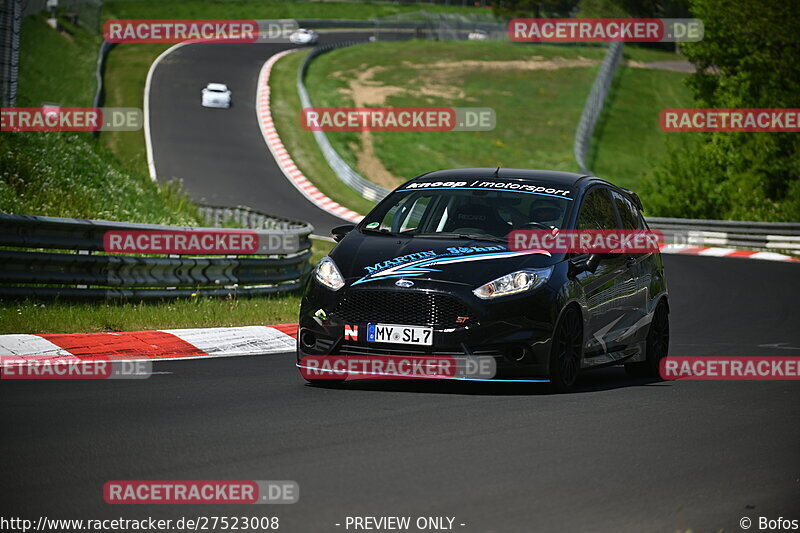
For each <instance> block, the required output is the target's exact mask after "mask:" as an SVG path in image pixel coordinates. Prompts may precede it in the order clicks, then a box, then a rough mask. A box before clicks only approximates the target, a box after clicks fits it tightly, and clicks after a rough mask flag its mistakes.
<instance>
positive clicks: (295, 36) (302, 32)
mask: <svg viewBox="0 0 800 533" xmlns="http://www.w3.org/2000/svg"><path fill="white" fill-rule="evenodd" d="M318 40H319V34H318V33H317V32H315V31H314V30H307V29H305V28H299V29H297V30H295V31H294V32H292V34H291V35H289V42H291V43H293V44H316V43H317V41H318Z"/></svg>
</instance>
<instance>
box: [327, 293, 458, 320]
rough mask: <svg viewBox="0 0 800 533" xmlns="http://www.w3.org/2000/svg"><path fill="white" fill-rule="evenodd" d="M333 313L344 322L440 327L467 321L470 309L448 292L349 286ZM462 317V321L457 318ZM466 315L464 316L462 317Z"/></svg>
mask: <svg viewBox="0 0 800 533" xmlns="http://www.w3.org/2000/svg"><path fill="white" fill-rule="evenodd" d="M333 315H334V316H335V317H336V318H337V319H339V320H341V321H343V322H353V323H355V322H371V323H381V324H403V325H411V326H432V327H440V328H449V327H455V326H456V325H457V324H459V325H466V323H467V318H468V317H471V316H472V312H471V311H470V309H469V307H467V306H466V305H465V304H464V303H463V302H461V300H459V299H458V298H456V297H454V296H450V295H449V294H441V293H436V292H427V291H385V290H351V291H349V292H347V294H346V295H345V296H344V298H343V299H342V300H341V301H340V302H339V303H338V305H337V306H336V308H335V309H334V311H333ZM459 317H462V318H461V322H460V323H459V322H457V320H458V319H459ZM463 317H467V318H463Z"/></svg>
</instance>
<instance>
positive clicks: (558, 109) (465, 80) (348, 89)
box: [307, 41, 691, 187]
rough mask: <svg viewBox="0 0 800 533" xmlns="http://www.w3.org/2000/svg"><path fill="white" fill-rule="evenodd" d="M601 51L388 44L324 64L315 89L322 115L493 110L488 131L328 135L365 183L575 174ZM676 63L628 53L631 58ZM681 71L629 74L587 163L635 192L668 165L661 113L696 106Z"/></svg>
mask: <svg viewBox="0 0 800 533" xmlns="http://www.w3.org/2000/svg"><path fill="white" fill-rule="evenodd" d="M604 52H605V51H604V49H603V48H599V47H585V46H551V45H539V46H519V45H512V44H509V43H498V42H466V43H465V42H430V41H417V42H411V43H391V42H380V43H373V44H369V45H359V46H353V47H349V48H345V49H341V50H336V51H334V52H331V53H328V54H325V55H323V56H320V57H319V58H318V59H317V60H315V62H314V63H312V66H311V68H310V70H309V75H308V79H307V85H308V87H309V91H310V93H311V98H312V101H313V103H314V105H316V106H336V105H363V104H364V102H366V103H367V105H373V106H379V105H387V106H455V107H492V108H494V109H495V111H496V114H497V125H496V128H495V130H494V131H489V132H372V133H368V134H365V133H362V132H331V133H329V134H328V136H329V138H330V139H331V142H332V143H333V144H334V146H335V147H336V148H337V150H338V151H339V152H340V153H341V154H342V156H343V157H344V158H345V159H346V160H347V161H348V162H349V163H350V164H351V165H352V166H354V167H355V168H357V169H358V170H359V171H360V172H361V173H362V174H363V175H365V176H366V177H368V178H370V179H372V180H373V181H375V182H377V183H380V184H382V185H384V186H387V187H392V186H396V185H398V184H399V183H402V181H403V180H405V179H408V178H410V177H413V176H415V175H417V174H420V173H423V172H427V171H429V170H435V169H440V168H449V167H450V168H452V167H469V166H487V167H491V166H506V167H521V168H547V169H555V170H566V171H577V170H578V168H577V165H576V163H575V161H574V158H573V155H572V143H573V135H574V132H575V128H576V126H577V124H578V120H579V117H580V113H581V111H582V109H583V105H584V101H585V99H586V96H587V95H588V93H589V90H590V88H591V85H592V82H593V80H594V77H595V75H596V72H597V69H598V68H599V63H600V61H601V60H602V58H603V55H604ZM674 58H675V56H674V54H670V53H664V52H657V51H651V50H641V49H636V48H631V47H628V50H627V52H626V59H629V60H635V61H636V62H637V64H640V63H641V62H642V61H656V60H665V59H674ZM684 78H685V74H681V73H677V72H666V71H658V70H651V69H647V68H633V67H629V66H623V67H622V68H621V69H620V71H619V73H618V76H617V79H616V83H615V86H614V90H613V92H612V95H611V98H610V99H609V101H608V108H607V109H606V112H605V114H604V116H603V118H602V120H601V122H600V125H599V128H598V130H597V135H596V139H595V151H594V153H593V154H592V159H591V162H592V163H593V164H594V168H593V170H594V171H595V172H596V173H598V174H599V175H601V176H604V177H608V178H609V179H611V180H612V181H615V182H618V183H620V184H622V185H627V186H633V187H635V186H636V185H637V184H638V183H640V181H641V180H642V179H643V177H644V176H645V175H646V174H647V173H648V172H650V171H651V169H652V168H653V166H654V164H655V163H656V162H658V161H660V160H661V159H662V158H663V157H665V156H666V149H665V139H666V134H664V133H662V132H661V131H660V130H659V128H658V115H659V112H660V110H661V109H662V108H663V107H681V106H688V105H690V104H691V98H690V95H689V93H688V91H687V90H686V89H685V88H684V86H683V79H684Z"/></svg>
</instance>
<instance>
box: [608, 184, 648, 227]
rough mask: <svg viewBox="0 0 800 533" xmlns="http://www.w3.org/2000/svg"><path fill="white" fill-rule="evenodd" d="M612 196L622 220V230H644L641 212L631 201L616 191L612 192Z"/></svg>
mask: <svg viewBox="0 0 800 533" xmlns="http://www.w3.org/2000/svg"><path fill="white" fill-rule="evenodd" d="M611 195H612V196H613V197H614V203H615V204H616V205H617V211H618V212H619V217H620V218H621V219H622V229H628V230H634V229H644V225H643V224H642V217H641V215H640V214H639V210H638V209H636V207H635V206H634V205H633V204H632V203H631V201H630V200H628V199H627V198H625V197H624V196H623V195H621V194H619V193H618V192H616V191H612V193H611Z"/></svg>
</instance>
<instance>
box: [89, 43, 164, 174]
mask: <svg viewBox="0 0 800 533" xmlns="http://www.w3.org/2000/svg"><path fill="white" fill-rule="evenodd" d="M170 46H171V45H170V44H123V45H118V46H116V47H114V48H112V49H111V52H109V54H108V56H107V58H106V68H105V77H104V92H105V102H104V104H103V105H104V106H106V107H136V108H139V109H143V108H144V83H145V80H146V79H147V72H148V70H150V65H151V64H152V63H153V61H155V59H156V58H157V57H158V56H159V54H161V52H163V51H164V50H166V49H167V48H169V47H170ZM100 140H101V141H102V142H103V144H105V145H106V146H107V147H108V148H109V149H110V150H111V151H112V152H113V153H114V155H115V156H117V159H119V160H120V161H121V162H123V163H125V164H126V165H129V166H131V167H133V168H136V169H137V170H140V171H141V172H145V173H146V172H148V170H147V152H146V149H145V143H144V129H142V130H139V131H106V132H103V133H101V134H100Z"/></svg>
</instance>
